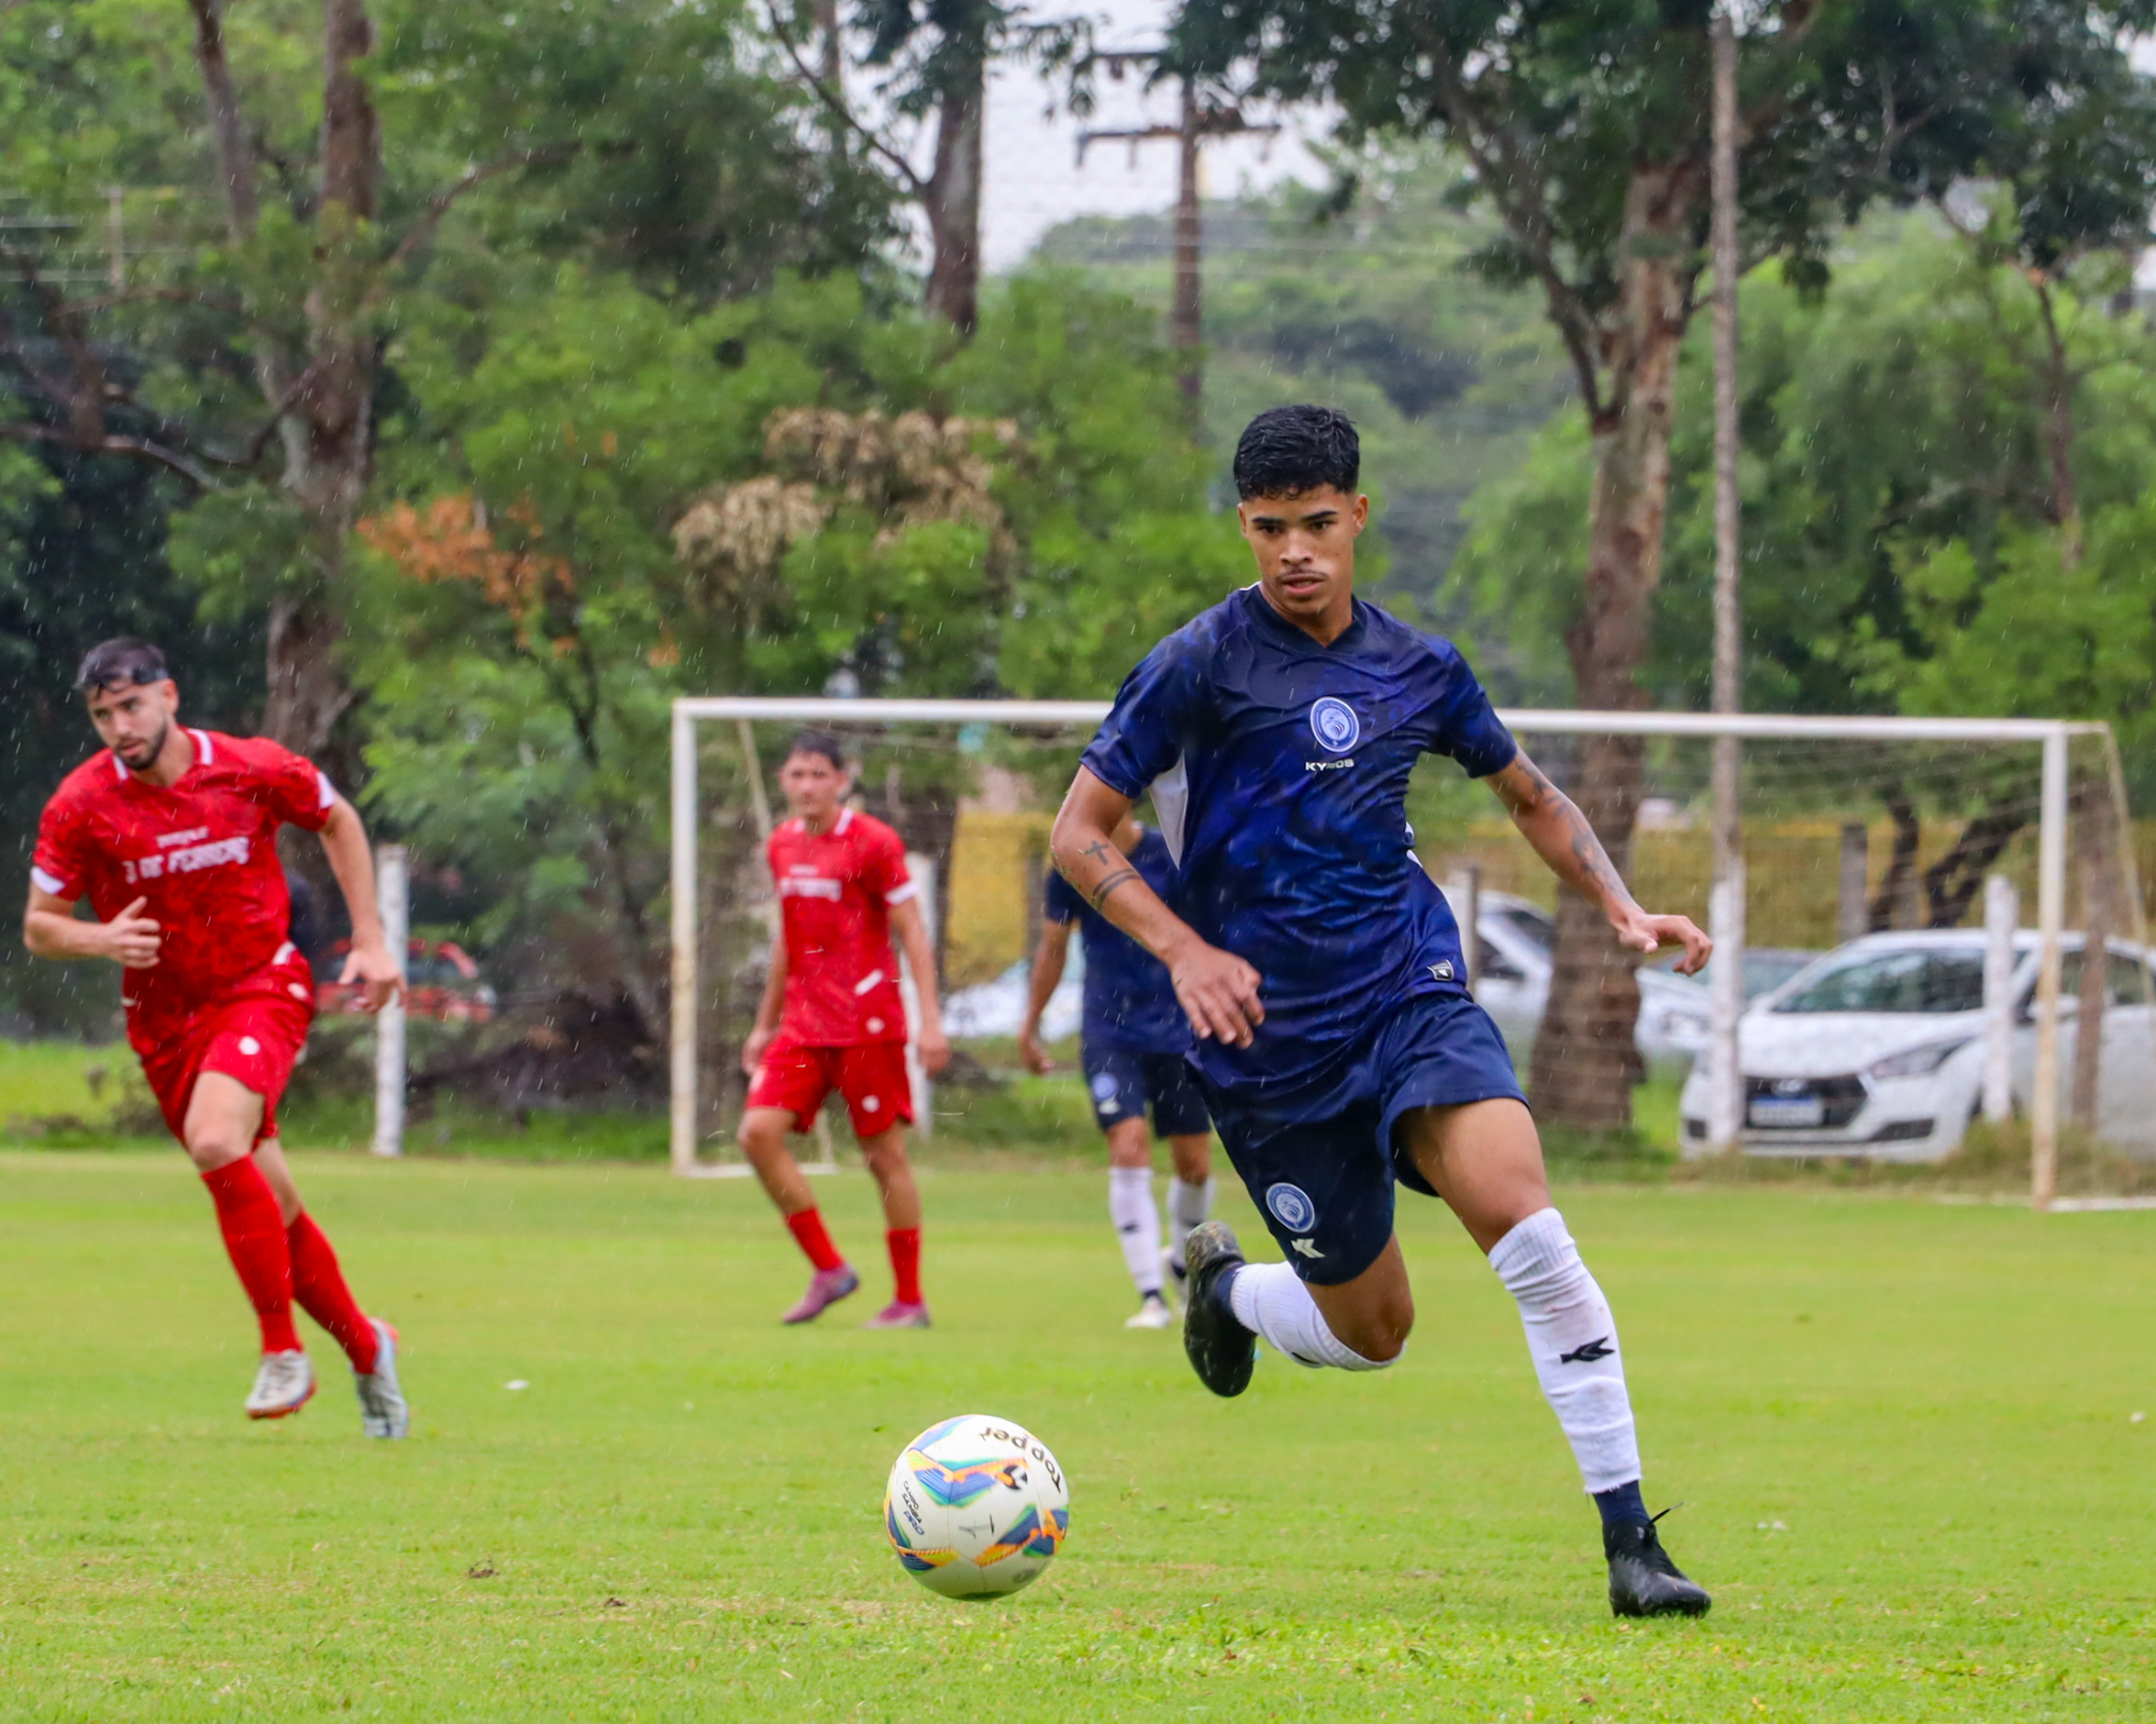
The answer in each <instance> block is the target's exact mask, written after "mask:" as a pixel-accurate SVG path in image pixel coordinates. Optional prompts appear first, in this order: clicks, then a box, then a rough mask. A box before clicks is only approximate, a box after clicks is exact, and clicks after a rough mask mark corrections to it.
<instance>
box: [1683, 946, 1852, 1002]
mask: <svg viewBox="0 0 2156 1724" xmlns="http://www.w3.org/2000/svg"><path fill="white" fill-rule="evenodd" d="M1683 956H1685V955H1684V954H1683V953H1682V952H1665V953H1664V954H1663V955H1662V956H1660V957H1657V958H1656V959H1655V960H1654V967H1655V968H1656V969H1660V970H1666V969H1674V968H1675V967H1676V965H1677V962H1678V960H1679V959H1681V958H1682V957H1683ZM1824 956H1826V954H1825V953H1823V952H1807V951H1800V950H1798V949H1797V947H1795V946H1779V945H1748V946H1746V947H1745V948H1744V998H1745V999H1746V1000H1757V999H1758V998H1759V997H1760V995H1762V994H1765V993H1772V992H1773V991H1774V990H1775V989H1777V988H1779V987H1780V986H1781V985H1782V984H1783V983H1784V982H1786V981H1787V980H1788V979H1789V978H1791V977H1792V976H1794V975H1796V974H1797V971H1798V970H1800V969H1802V968H1804V967H1805V966H1806V965H1808V964H1816V963H1818V962H1819V959H1820V958H1822V957H1824ZM1692 979H1693V980H1694V981H1696V982H1697V983H1698V984H1699V985H1700V986H1701V987H1702V988H1704V989H1707V991H1708V995H1709V996H1710V997H1711V996H1712V994H1713V993H1714V960H1713V959H1712V958H1709V959H1708V961H1707V967H1706V968H1705V969H1703V970H1701V971H1700V972H1699V974H1698V975H1697V976H1695V977H1694V978H1692Z"/></svg>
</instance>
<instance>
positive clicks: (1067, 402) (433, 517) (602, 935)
mask: <svg viewBox="0 0 2156 1724" xmlns="http://www.w3.org/2000/svg"><path fill="white" fill-rule="evenodd" d="M983 330H984V333H985V335H986V336H987V337H989V338H986V339H983V340H982V341H979V342H977V343H976V344H974V345H973V346H972V347H970V348H953V347H952V345H951V342H950V339H949V333H948V330H947V329H946V328H945V326H943V325H942V324H941V322H940V321H939V320H937V319H935V318H934V317H929V316H923V315H920V314H917V313H911V312H906V311H896V312H893V313H892V314H891V315H888V316H879V315H877V314H876V311H875V309H874V307H873V305H872V304H871V303H870V302H869V301H868V297H867V295H866V293H865V291H864V289H863V288H862V286H861V285H860V284H859V283H858V282H854V281H850V280H847V279H845V278H841V277H830V278H826V279H824V280H823V281H820V282H804V281H797V280H784V281H781V282H779V283H778V284H776V285H775V286H774V288H773V289H772V290H771V291H769V292H768V293H758V294H756V295H752V296H748V297H746V298H743V299H740V300H736V301H731V302H726V303H723V304H717V305H714V306H712V307H709V308H707V309H702V310H696V309H693V308H686V307H682V306H680V305H678V304H667V303H663V302H661V301H659V300H658V299H656V298H654V297H653V296H651V295H648V294H644V293H638V292H636V290H635V289H634V288H633V287H631V286H629V285H628V284H627V283H626V282H624V281H623V280H622V279H621V278H619V277H618V276H602V275H597V274H590V273H587V274H581V275H576V276H566V277H563V278H560V279H558V280H556V281H555V282H552V283H551V284H550V286H549V289H548V291H547V293H543V294H534V295H532V296H531V297H529V298H528V299H525V300H523V301H519V302H514V303H511V304H503V305H498V306H496V307H495V308H494V310H493V312H492V316H491V318H490V319H489V322H488V324H487V326H486V327H485V328H484V330H483V332H481V335H480V337H479V338H478V339H477V340H475V339H474V336H473V332H472V331H471V330H470V329H469V328H468V327H467V326H466V325H465V324H464V322H463V320H462V319H461V318H459V317H458V316H457V315H453V314H452V312H451V310H450V308H448V307H437V309H436V311H435V313H434V315H431V316H430V317H428V318H427V319H426V320H425V321H424V322H421V323H418V324H415V326H412V327H410V328H408V329H407V330H405V331H404V332H403V334H402V335H401V336H400V337H399V339H398V340H397V342H396V343H395V344H393V347H392V349H391V354H390V358H391V360H392V362H393V366H394V367H395V369H396V370H397V372H398V374H399V375H401V376H403V377H404V378H405V379H406V380H408V382H409V385H410V387H412V388H413V389H414V390H415V392H416V393H417V394H419V395H420V396H422V397H423V398H424V399H426V401H427V402H428V403H429V424H428V431H429V433H430V436H429V437H428V439H427V440H426V442H425V443H424V444H422V443H421V441H420V440H419V439H417V438H416V437H415V438H413V439H411V440H409V441H407V442H405V443H404V444H403V445H402V446H401V447H399V448H396V449H395V450H394V451H393V452H392V454H391V455H390V457H389V458H388V459H386V460H385V467H384V475H383V478H384V481H385V483H386V484H388V485H390V486H393V488H394V489H395V490H396V492H398V493H399V494H400V497H401V501H400V502H398V503H392V504H389V505H388V506H385V507H384V508H382V509H381V510H380V511H378V512H377V513H376V514H373V515H371V516H370V517H369V519H368V521H367V523H366V525H365V528H364V532H365V537H366V540H367V542H368V544H369V546H370V548H371V551H372V556H371V557H370V576H371V578H370V582H369V584H368V589H367V599H366V602H367V609H366V612H365V615H366V620H367V627H366V629H365V631H364V638H365V641H366V646H365V648H364V650H363V652H362V654H361V657H360V660H359V680H360V683H361V686H362V687H363V688H364V689H365V690H366V691H367V694H368V697H369V702H370V708H369V710H370V714H371V717H372V721H373V725H374V735H375V739H374V741H373V743H372V745H371V746H370V749H369V762H370V768H371V770H372V773H373V782H372V786H371V791H370V794H371V795H372V797H373V798H374V801H375V805H376V806H377V807H378V808H380V809H381V811H382V812H385V813H387V814H389V815H390V816H391V817H392V818H393V820H394V821H395V822H396V823H398V825H399V826H400V827H401V828H402V829H403V830H405V831H407V832H409V833H411V834H413V836H414V838H415V842H420V843H424V844H425V845H426V846H427V849H428V853H429V855H430V856H434V857H436V858H437V859H438V860H440V861H443V862H454V863H455V864H456V865H457V866H459V868H462V869H463V870H465V871H466V872H467V874H468V875H469V876H470V877H471V878H474V879H481V880H483V881H485V882H486V883H487V886H488V891H489V895H490V896H492V898H493V899H494V900H495V901H496V903H497V905H498V908H497V910H496V911H495V912H493V914H492V918H491V920H490V923H489V924H488V927H487V928H486V930H485V933H486V934H488V935H489V937H490V938H491V940H492V943H493V945H494V949H495V951H496V953H497V954H499V955H501V956H502V957H503V959H505V960H506V961H507V962H508V963H509V964H510V965H511V966H512V967H516V968H520V969H522V970H523V971H524V972H525V974H526V975H528V976H529V977H531V978H533V979H534V984H535V987H536V988H551V989H554V990H557V991H558V992H561V993H572V992H583V993H585V994H587V995H590V996H595V997H596V998H597V999H598V1000H599V1003H602V1004H606V1005H612V1004H613V1003H614V1001H615V1000H627V1001H629V1002H630V1006H631V1009H632V1011H633V1012H634V1014H635V1017H636V1022H638V1024H639V1026H640V1028H641V1032H642V1033H643V1035H644V1036H645V1038H646V1040H647V1042H649V1043H652V1044H656V1043H657V1042H658V1039H659V1038H660V1035H661V1032H662V1029H663V1022H664V984H663V980H662V978H663V977H664V975H665V956H664V952H663V950H662V948H661V945H660V942H661V941H662V940H663V937H664V927H663V921H662V920H661V919H658V918H656V917H655V915H654V910H653V907H654V905H655V904H656V903H657V902H658V897H659V894H660V893H661V892H662V891H663V890H664V888H665V881H666V853H665V848H664V843H663V834H664V816H663V813H662V812H661V811H662V810H663V809H664V806H665V800H666V760H667V745H666V723H667V706H668V702H669V700H670V698H671V697H672V695H673V694H675V693H676V692H708V691H712V690H713V689H724V690H728V691H739V692H747V693H771V694H792V693H816V692H821V691H824V689H825V687H826V685H827V684H829V683H830V682H831V681H832V680H833V679H834V678H835V677H840V676H844V677H846V678H847V679H850V680H851V681H852V684H853V686H856V687H857V688H859V689H860V690H861V691H863V692H865V693H879V694H880V693H889V694H903V693H918V694H940V695H974V694H989V693H996V692H1003V691H1010V692H1015V693H1022V694H1028V695H1040V696H1051V697H1052V696H1056V695H1070V694H1075V693H1079V692H1105V691H1108V690H1109V689H1111V688H1112V687H1113V686H1114V683H1115V681H1116V680H1117V679H1118V678H1120V677H1121V676H1122V674H1123V673H1124V672H1125V671H1127V670H1128V669H1129V668H1130V666H1131V665H1132V664H1133V662H1135V660H1136V659H1137V658H1139V657H1140V655H1141V654H1142V653H1143V652H1144V648H1145V647H1146V646H1148V645H1149V644H1150V643H1151V641H1152V639H1153V638H1154V637H1155V635H1156V634H1157V633H1158V632H1159V631H1160V628H1161V627H1162V626H1164V625H1166V619H1170V618H1173V619H1176V620H1179V619H1180V618H1181V617H1183V616H1187V615H1188V614H1189V612H1190V611H1191V610H1192V609H1195V608H1196V607H1197V606H1198V605H1199V604H1201V603H1204V602H1209V601H1210V600H1211V598H1212V597H1214V596H1216V595H1217V593H1218V592H1219V591H1222V590H1224V589H1225V588H1226V587H1227V586H1229V585H1230V584H1231V583H1232V580H1233V574H1234V568H1235V561H1236V555H1237V553H1238V552H1239V550H1240V547H1239V546H1238V545H1237V544H1236V543H1235V541H1234V539H1233V535H1232V534H1224V533H1223V532H1222V528H1221V524H1220V522H1219V521H1218V520H1217V518H1215V517H1214V516H1213V515H1212V514H1211V513H1210V511H1208V510H1207V508H1206V506H1205V483H1204V481H1205V476H1206V463H1205V460H1204V458H1203V457H1202V456H1201V455H1200V453H1199V452H1198V451H1197V450H1196V449H1195V448H1192V447H1191V446H1190V444H1189V441H1188V440H1187V436H1186V433H1185V430H1184V427H1183V425H1182V415H1181V410H1180V395H1179V393H1178V391H1177V389H1176V386H1175V381H1174V374H1173V361H1172V359H1171V357H1170V355H1169V354H1168V353H1167V351H1166V350H1165V349H1163V348H1160V347H1159V346H1158V344H1157V343H1156V341H1155V338H1154V320H1153V319H1152V318H1151V317H1150V316H1149V315H1147V314H1145V313H1144V312H1143V311H1141V310H1140V309H1139V308H1137V307H1135V306H1133V305H1132V304H1129V303H1128V302H1127V301H1122V300H1116V299H1111V298H1110V297H1108V296H1105V295H1101V294H1099V293H1089V292H1088V291H1086V290H1084V289H1082V288H1081V287H1079V286H1078V284H1076V283H1074V282H1070V281H1068V280H1065V279H1047V280H1041V279H1035V280H1022V281H1020V282H1014V283H1012V284H1011V285H1010V286H1009V287H1008V288H1007V289H1005V290H1004V291H1002V292H1001V293H998V294H996V295H994V296H991V298H990V300H989V301H988V303H987V304H986V305H985V306H984V321H983ZM564 403H571V404H569V405H568V406H567V407H566V408H565V405H564ZM870 777H871V788H872V789H873V788H876V787H877V785H878V782H879V780H878V778H877V775H876V774H875V773H873V772H872V773H871V775H870ZM962 788H964V787H963V786H962V785H960V784H959V783H958V782H957V780H956V779H950V781H948V782H945V780H944V779H927V780H923V781H922V782H919V783H917V784H916V783H912V782H910V783H909V787H908V790H907V793H906V813H905V818H904V820H903V822H902V823H901V830H902V831H905V832H906V833H907V835H908V837H909V838H910V839H912V840H914V841H915V842H917V843H918V844H920V845H921V847H923V848H927V849H929V850H931V851H932V852H934V851H938V850H942V851H947V848H948V839H949V825H950V816H951V815H953V814H955V810H956V795H957V793H958V792H959V790H961V789H962ZM939 833H940V834H941V835H940V837H939V836H938V834H939ZM741 855H742V856H746V855H747V851H746V849H743V850H742V851H741ZM712 859H713V860H714V861H715V862H717V863H719V864H721V865H722V866H721V867H719V868H714V870H713V874H714V877H715V878H721V879H724V878H725V875H724V866H723V865H724V861H725V858H724V856H715V857H713V858H712ZM721 970H724V966H721V967H718V968H717V969H715V970H714V973H719V972H720V971H721ZM721 1015H722V1016H723V1015H724V1014H723V1013H722V1014H721Z"/></svg>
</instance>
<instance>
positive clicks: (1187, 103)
mask: <svg viewBox="0 0 2156 1724" xmlns="http://www.w3.org/2000/svg"><path fill="white" fill-rule="evenodd" d="M1177 129H1178V133H1179V134H1180V135H1179V136H1178V138H1177V140H1176V145H1177V149H1176V157H1177V159H1176V283H1175V301H1174V304H1173V306H1172V308H1171V310H1170V312H1169V315H1168V345H1169V346H1170V347H1172V348H1175V350H1176V353H1177V355H1178V358H1179V359H1180V361H1181V363H1180V366H1179V368H1178V372H1177V376H1176V382H1177V384H1178V387H1179V388H1180V389H1181V390H1182V392H1183V398H1184V400H1186V401H1187V402H1189V411H1190V424H1191V426H1192V428H1193V429H1196V428H1197V427H1198V426H1199V425H1200V424H1201V423H1202V420H1201V417H1200V399H1201V396H1202V392H1203V391H1204V387H1205V374H1204V372H1203V371H1202V370H1200V364H1199V358H1198V352H1199V348H1200V347H1201V346H1202V345H1203V343H1204V340H1205V310H1204V302H1203V299H1202V297H1201V295H1202V293H1203V291H1204V290H1203V285H1202V278H1201V276H1200V267H1201V266H1200V252H1201V249H1202V248H1203V246H1204V227H1203V223H1204V214H1203V211H1202V210H1201V208H1200V204H1199V199H1198V191H1199V187H1198V179H1199V151H1200V149H1201V148H1202V144H1201V142H1200V138H1199V132H1198V89H1197V85H1196V83H1195V82H1194V81H1193V80H1191V79H1189V78H1185V79H1184V80H1183V106H1182V116H1181V120H1180V123H1179V125H1178V128H1177Z"/></svg>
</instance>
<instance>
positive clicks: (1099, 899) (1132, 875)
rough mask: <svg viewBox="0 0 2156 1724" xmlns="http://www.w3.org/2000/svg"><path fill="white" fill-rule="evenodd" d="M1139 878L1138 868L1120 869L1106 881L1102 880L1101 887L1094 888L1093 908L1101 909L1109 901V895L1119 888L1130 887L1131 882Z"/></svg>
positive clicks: (1092, 893) (1092, 896) (1092, 894)
mask: <svg viewBox="0 0 2156 1724" xmlns="http://www.w3.org/2000/svg"><path fill="white" fill-rule="evenodd" d="M1137 878H1138V870H1137V869H1136V868H1118V869H1117V870H1116V871H1115V872H1114V873H1112V874H1111V875H1110V876H1109V877H1108V878H1107V879H1104V880H1102V881H1101V882H1100V885H1098V886H1096V887H1094V888H1093V890H1092V892H1091V894H1090V898H1091V901H1092V905H1093V908H1094V909H1095V910H1098V909H1100V906H1101V905H1102V904H1104V903H1106V902H1107V901H1108V894H1109V893H1111V892H1112V891H1113V890H1115V889H1116V888H1117V887H1119V886H1127V885H1129V884H1130V883H1131V881H1133V880H1134V879H1137Z"/></svg>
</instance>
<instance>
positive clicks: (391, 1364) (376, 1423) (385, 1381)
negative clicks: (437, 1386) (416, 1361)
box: [352, 1317, 412, 1437]
mask: <svg viewBox="0 0 2156 1724" xmlns="http://www.w3.org/2000/svg"><path fill="white" fill-rule="evenodd" d="M367 1321H369V1322H370V1323H372V1324H373V1325H374V1341H375V1345H376V1347H377V1349H378V1351H377V1352H376V1353H375V1355H374V1369H373V1370H371V1371H370V1372H368V1373H367V1374H366V1375H365V1376H361V1375H360V1374H359V1372H357V1371H354V1372H353V1373H352V1386H353V1387H355V1388H357V1389H358V1390H359V1429H360V1430H361V1431H365V1432H366V1433H367V1434H368V1435H369V1436H370V1437H404V1436H409V1435H411V1433H412V1409H410V1408H409V1407H407V1406H405V1405H404V1388H403V1387H402V1386H401V1385H400V1384H399V1383H398V1382H397V1332H396V1331H395V1330H393V1329H392V1328H391V1327H390V1326H389V1325H388V1324H387V1323H385V1322H383V1321H381V1318H379V1317H370V1318H369V1319H368V1320H367Z"/></svg>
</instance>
